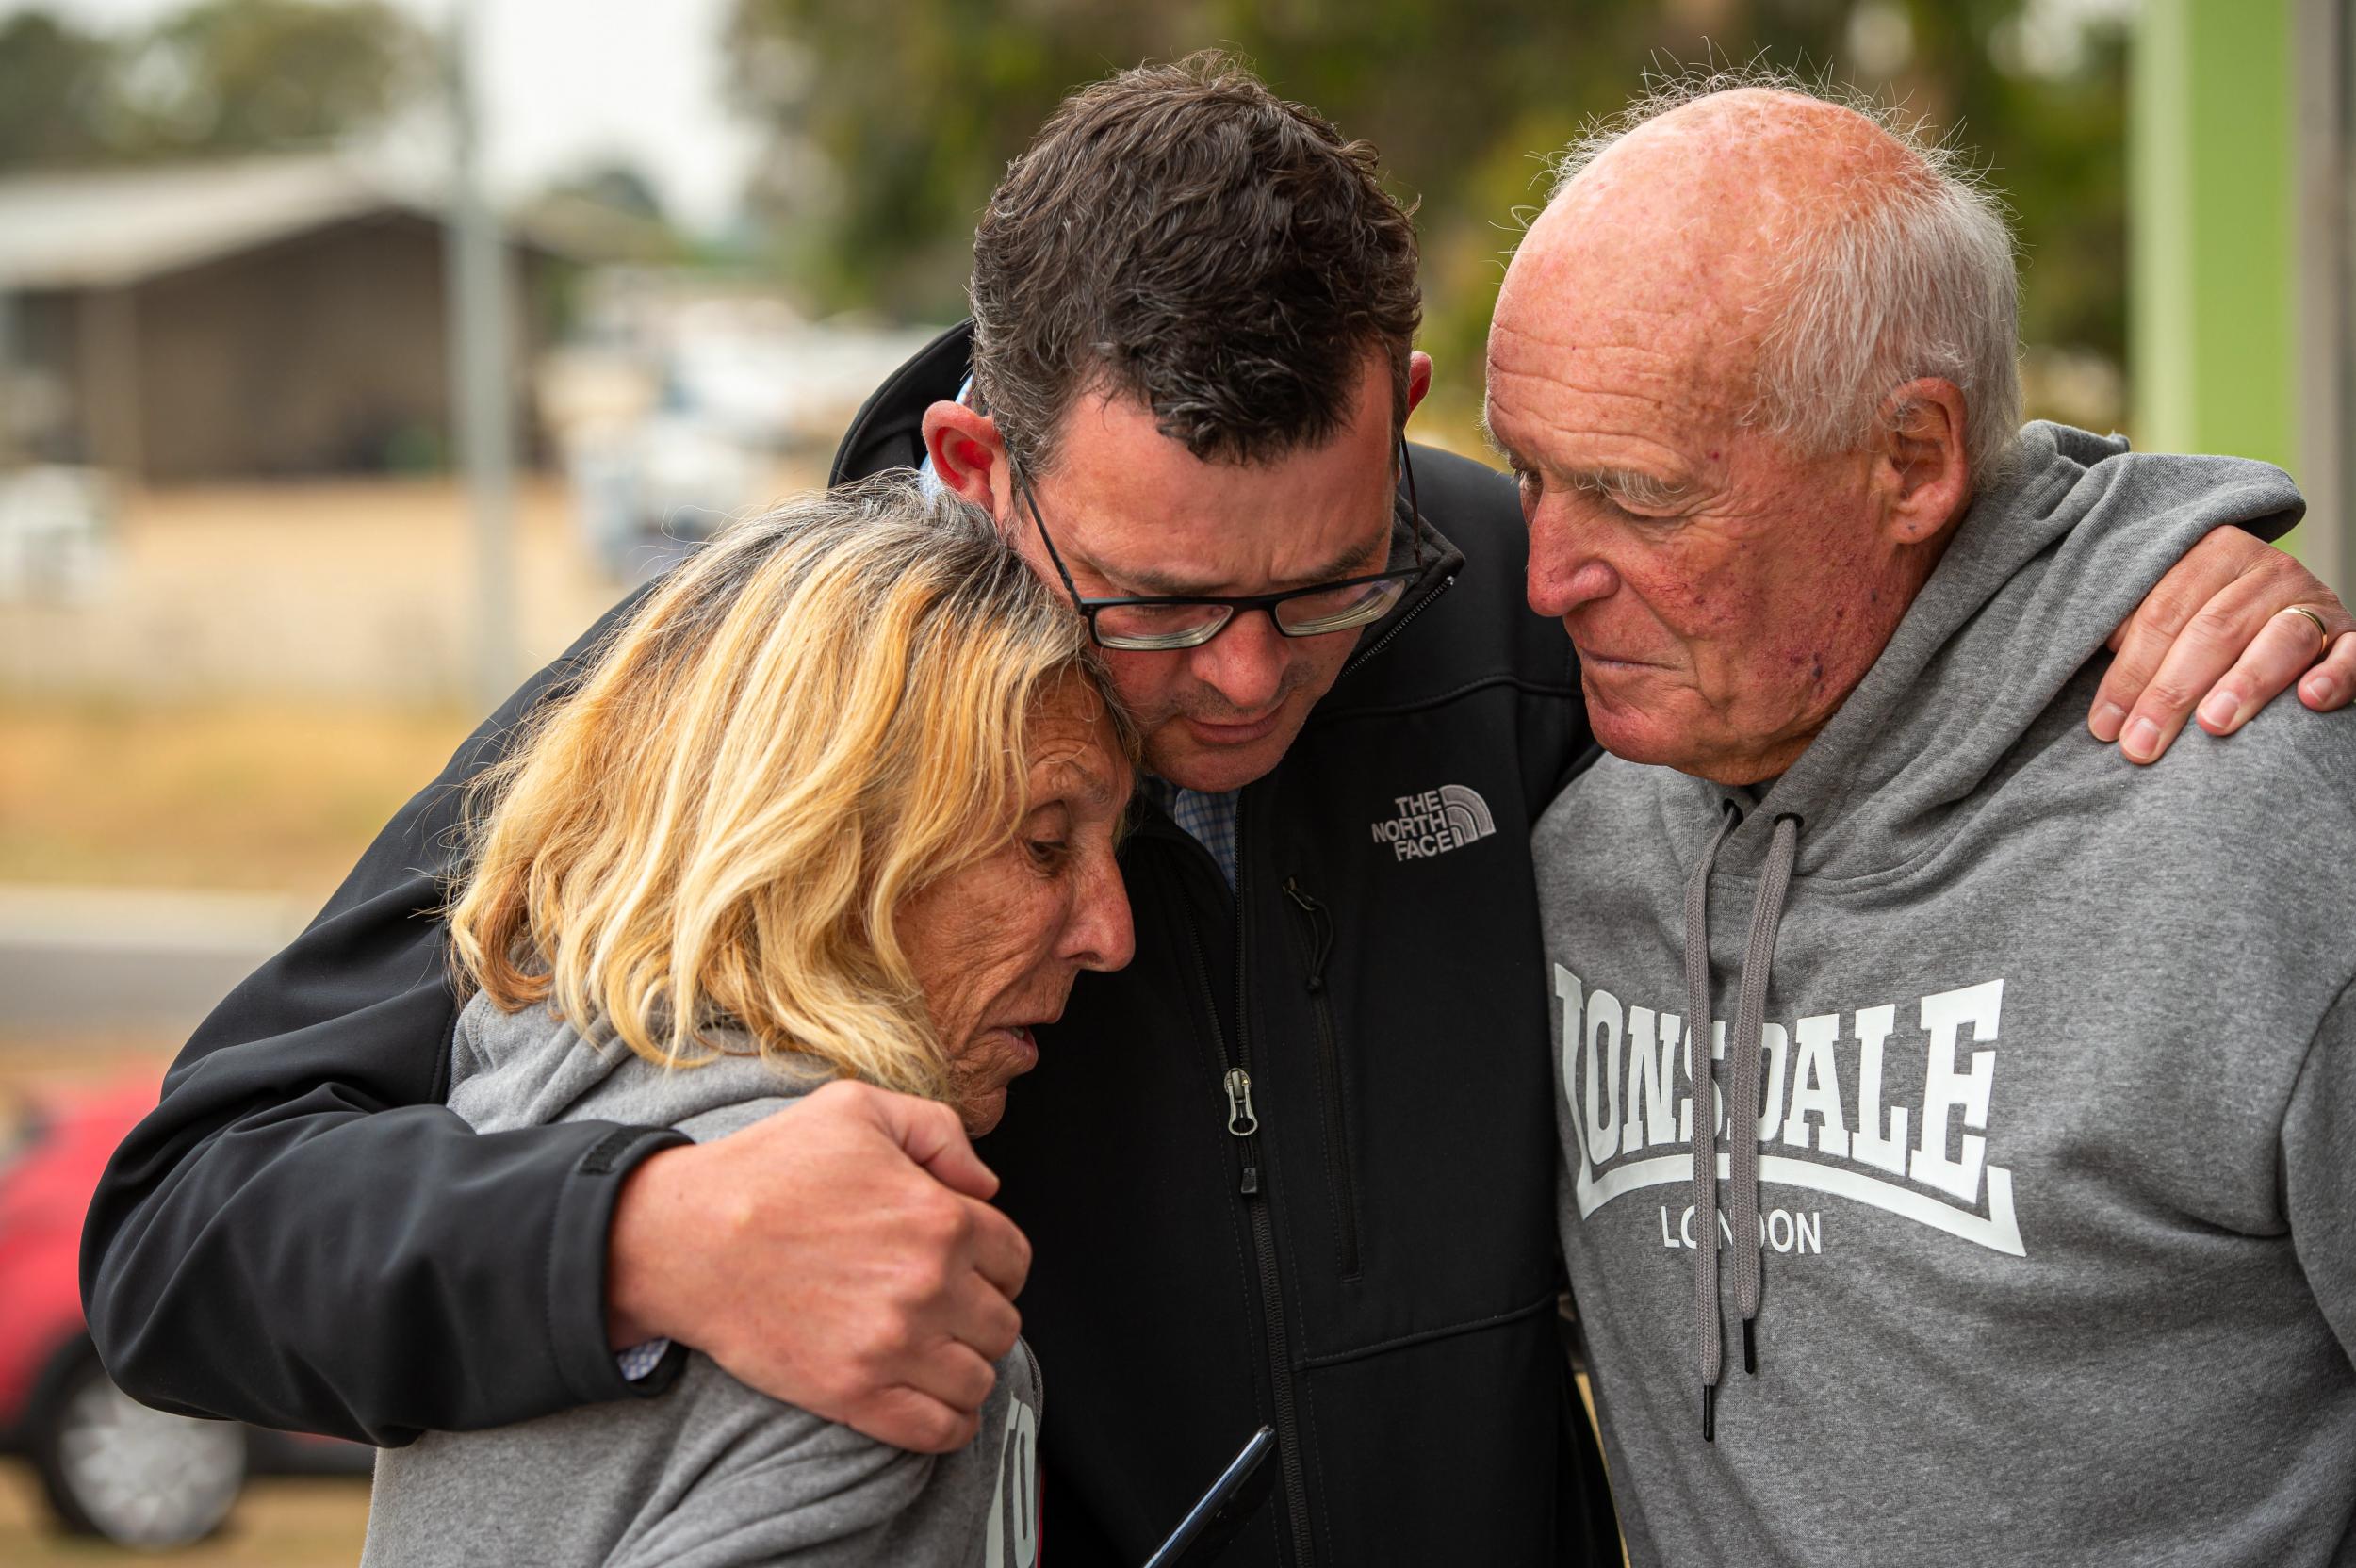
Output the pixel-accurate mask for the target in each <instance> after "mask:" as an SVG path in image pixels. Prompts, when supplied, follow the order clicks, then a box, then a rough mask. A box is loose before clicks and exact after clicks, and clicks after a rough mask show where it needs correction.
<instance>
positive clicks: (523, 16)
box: [0, 0, 758, 229]
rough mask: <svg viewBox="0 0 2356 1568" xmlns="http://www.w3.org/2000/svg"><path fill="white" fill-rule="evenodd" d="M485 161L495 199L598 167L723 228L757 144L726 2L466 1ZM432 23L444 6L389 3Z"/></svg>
mask: <svg viewBox="0 0 2356 1568" xmlns="http://www.w3.org/2000/svg"><path fill="white" fill-rule="evenodd" d="M470 3H471V4H472V5H473V6H474V8H475V9H476V14H477V17H478V19H479V20H478V22H477V24H476V30H475V39H476V45H477V51H478V58H477V61H476V72H477V78H478V80H479V81H480V83H481V89H480V91H481V93H482V98H483V151H484V161H485V164H486V167H487V170H488V172H489V176H490V178H491V180H492V182H493V184H494V186H495V187H496V188H498V189H499V191H500V192H501V193H502V194H521V193H524V192H527V191H530V190H532V189H535V188H539V187H541V186H544V185H546V184H548V182H550V181H551V180H559V179H564V178H565V177H567V176H570V175H573V174H577V173H580V172H583V171H584V170H586V169H589V168H591V167H594V166H596V165H597V164H599V163H601V162H607V161H615V160H618V161H621V162H625V163H628V164H630V165H631V166H633V167H635V168H637V169H639V170H641V171H643V172H645V173H646V176H647V177H648V178H649V179H651V180H653V181H654V183H655V186H656V188H657V189H658V190H660V191H661V193H662V195H663V202H664V204H665V205H666V206H667V207H668V208H669V209H670V211H671V213H672V215H673V216H674V217H675V218H677V219H679V220H680V221H682V222H684V223H686V224H687V225H688V226H689V227H691V228H701V229H710V228H713V227H716V226H718V225H720V224H722V223H724V222H726V221H727V220H728V217H729V216H730V214H731V213H732V211H733V210H734V207H735V204H736V198H737V194H738V192H739V191H740V190H741V189H742V188H743V186H744V176H745V173H746V172H747V170H748V169H749V168H750V166H751V160H752V156H753V154H754V151H755V149H756V147H757V146H758V141H757V139H756V137H755V135H754V134H753V132H752V131H751V130H750V129H749V128H748V127H746V126H745V125H744V124H743V123H741V122H737V121H736V120H734V119H733V118H731V117H730V116H729V115H728V113H727V111H726V109H725V107H724V105H723V102H722V83H723V79H724V75H725V73H724V71H723V69H722V65H723V62H722V60H721V58H720V34H721V30H722V28H723V26H724V25H725V24H726V23H727V20H728V11H729V8H730V6H731V4H732V0H470ZM186 4H187V0H0V16H7V15H10V14H12V13H14V12H17V11H25V10H45V11H49V12H52V13H54V14H57V15H60V16H63V17H66V18H68V19H70V20H71V21H73V22H74V23H75V24H79V25H81V26H83V27H86V28H90V29H92V30H97V31H111V30H113V29H116V28H119V27H124V26H137V25H141V24H147V23H150V22H153V21H155V20H156V19H157V18H158V17H161V16H165V15H168V14H170V13H172V12H173V11H176V10H179V9H181V8H184V6H185V5H186ZM392 4H394V5H395V6H397V7H399V8H401V9H402V10H405V11H408V12H410V13H411V14H412V15H415V16H417V17H418V18H419V19H420V20H422V21H425V22H427V23H430V24H435V25H439V24H442V23H443V22H444V21H445V20H447V18H448V17H449V16H450V7H451V4H452V0H392Z"/></svg>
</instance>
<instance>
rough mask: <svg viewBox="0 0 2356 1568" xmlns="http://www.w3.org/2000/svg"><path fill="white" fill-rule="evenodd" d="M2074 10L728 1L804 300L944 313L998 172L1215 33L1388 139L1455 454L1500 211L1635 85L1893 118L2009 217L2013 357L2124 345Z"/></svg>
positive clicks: (1351, 127)
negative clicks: (1742, 84) (1821, 91)
mask: <svg viewBox="0 0 2356 1568" xmlns="http://www.w3.org/2000/svg"><path fill="white" fill-rule="evenodd" d="M2105 17H2106V13H2104V12H2102V10H2101V9H2099V8H2089V7H2088V6H2087V5H2086V4H2085V3H2084V0H2073V3H2068V4H2065V3H2062V0H1456V3H1455V4H1451V5H1448V6H1445V7H1443V6H1439V5H1436V4H1433V3H1432V0H1347V3H1345V0H1165V3H1164V4H1162V5H1159V6H1153V7H1137V6H1131V5H1127V4H1124V3H1121V0H1013V3H1011V4H1009V3H1006V0H900V3H899V4H898V5H897V6H896V7H895V8H894V26H893V28H892V37H891V40H890V41H889V43H886V42H884V41H880V40H879V39H878V38H877V36H876V33H875V20H874V18H873V16H872V15H870V14H868V13H866V12H865V11H863V10H861V9H859V8H853V7H845V6H843V5H841V4H839V3H838V0H738V5H737V8H736V11H735V13H734V18H733V23H732V27H731V34H730V46H731V56H730V57H731V60H732V69H733V87H734V90H735V94H736V97H737V99H738V101H739V102H740V104H741V105H742V106H744V107H746V108H747V109H748V110H750V111H751V112H752V113H754V114H755V115H757V116H758V117H760V118H761V120H762V121H764V122H766V123H767V124H768V125H769V126H770V127H771V128H772V130H773V132H774V138H773V143H772V151H773V155H772V157H771V158H770V159H769V161H768V163H767V166H766V167H765V169H764V170H763V172H762V173H761V176H760V177H759V178H758V179H757V182H756V187H755V189H754V191H753V193H752V199H753V203H754V205H755V208H756V211H757V212H759V213H761V214H763V215H764V216H765V217H766V218H767V219H768V220H769V221H770V224H771V227H772V232H773V233H776V234H777V235H779V236H781V237H782V239H781V241H780V248H779V249H780V254H779V260H780V264H781V265H782V266H784V267H785V268H787V269H788V270H789V271H790V273H791V275H792V276H793V277H794V280H795V281H796V282H797V283H798V284H800V285H801V286H803V287H804V288H805V289H807V290H808V291H809V292H810V294H811V295H812V296H813V297H814V298H815V299H816V300H817V301H818V302H820V303H821V304H823V305H826V306H834V307H842V306H854V305H857V306H868V307H874V308H878V309H882V310H886V311H889V312H892V313H895V314H898V315H902V316H910V317H916V318H930V319H948V318H950V317H953V316H955V315H957V314H958V313H959V312H960V310H961V290H962V287H963V284H964V281H965V275H966V271H967V270H968V266H969V264H970V261H971V240H972V230H973V219H974V217H975V215H976V214H977V213H978V211H979V210H980V208H981V205H982V203H983V201H984V200H985V199H986V197H987V195H988V192H989V190H990V186H991V185H992V184H993V183H994V182H995V180H996V179H997V177H998V175H999V173H1000V172H1001V171H1003V170H1004V168H1005V166H1006V160H1007V159H1008V158H1010V157H1012V156H1013V155H1015V154H1016V153H1018V152H1020V151H1021V150H1022V148H1023V144H1024V143H1025V142H1026V141H1027V140H1028V139H1029V138H1030V136H1031V135H1032V133H1033V132H1034V131H1035V130H1036V129H1037V128H1038V126H1039V122H1040V121H1041V120H1042V119H1044V118H1045V117H1046V115H1047V114H1048V113H1049V112H1050V111H1051V110H1052V109H1053V108H1054V106H1055V103H1056V101H1057V99H1059V98H1060V97H1061V96H1062V95H1063V94H1064V93H1065V92H1066V91H1068V90H1071V89H1072V87H1073V86H1075V85H1077V84H1079V83H1082V82H1085V81H1088V80H1090V79H1092V78H1095V77H1098V76H1101V75H1104V73H1107V72H1109V71H1112V70H1115V69H1118V68H1120V67H1121V66H1125V65H1130V64H1134V63H1136V62H1137V61H1139V60H1141V59H1148V58H1158V59H1168V58H1172V57H1176V56H1178V55H1182V54H1184V53H1186V52H1187V51H1188V50H1191V49H1196V48H1201V47H1205V46H1210V45H1223V46H1226V47H1229V48H1232V49H1234V50H1235V51H1237V52H1238V53H1240V54H1241V55H1243V56H1244V57H1246V58H1247V59H1249V60H1250V61H1251V62H1252V65H1253V66H1254V68H1255V69H1257V70H1258V71H1259V72H1260V73H1261V74H1262V75H1263V76H1265V77H1266V78H1267V79H1268V82H1269V83H1270V84H1271V85H1272V86H1274V87H1275V88H1276V89H1277V90H1279V91H1281V92H1284V94H1286V95H1287V96H1290V97H1294V98H1297V99H1300V100H1301V101H1303V102H1306V103H1310V104H1314V105H1316V106H1317V107H1318V108H1319V109H1321V110H1323V111H1324V112H1325V113H1327V114H1328V115H1330V116H1332V117H1333V120H1334V122H1336V123H1337V124H1339V125H1340V126H1341V127H1342V128H1343V130H1344V131H1345V132H1346V133H1347V134H1349V135H1352V136H1360V137H1365V138H1366V139H1370V140H1372V141H1373V142H1374V143H1375V144H1376V145H1377V146H1379V147H1381V148H1382V149H1383V155H1384V166H1385V168H1386V169H1387V170H1388V172H1389V177H1390V179H1391V180H1392V182H1393V185H1394V188H1395V189H1397V190H1398V192H1399V194H1400V195H1401V196H1402V197H1403V198H1405V199H1408V200H1410V201H1414V202H1416V203H1417V204H1418V210H1417V223H1418V227H1419V229H1420V231H1421V233H1422V236H1423V247H1424V283H1425V330H1424V335H1423V341H1424V344H1425V346H1426V347H1428V348H1429V349H1430V350H1431V351H1432V354H1433V357H1434V358H1435V359H1436V360H1437V361H1438V362H1439V376H1438V380H1437V384H1436V387H1435V391H1434V401H1433V406H1432V415H1433V416H1434V417H1432V419H1430V420H1428V421H1427V420H1419V421H1418V423H1419V424H1424V425H1429V426H1431V427H1434V428H1433V433H1434V434H1435V435H1438V436H1440V437H1441V438H1443V439H1446V440H1448V441H1449V442H1451V444H1459V445H1469V444H1471V443H1472V442H1473V441H1474V440H1475V439H1476V438H1475V437H1474V436H1473V435H1472V433H1471V420H1472V417H1473V415H1474V414H1475V413H1476V412H1477V408H1478V402H1479V398H1480V393H1481V387H1480V358H1481V346H1482V342H1483V340H1484V338H1485V335H1486V333H1487V327H1488V317H1489V311H1490V307H1491V305H1492V304H1493V303H1494V302H1495V298H1496V290H1497V280H1498V278H1499V276H1500V275H1501V274H1502V263H1503V260H1504V257H1505V255H1506V253H1507V252H1508V251H1509V250H1510V249H1511V247H1512V245H1513V238H1514V235H1515V233H1516V230H1517V227H1518V224H1517V221H1516V219H1515V216H1514V214H1515V209H1516V208H1517V207H1518V208H1523V209H1527V207H1528V206H1529V205H1530V204H1535V203H1537V202H1540V201H1542V200H1543V199H1544V196H1545V190H1546V155H1548V154H1550V153H1551V152H1553V151H1554V150H1555V149H1558V148H1560V147H1562V145H1563V144H1564V143H1565V142H1567V141H1568V140H1569V139H1571V137H1572V136H1573V135H1574V134H1576V133H1577V132H1578V130H1579V127H1580V126H1581V125H1582V124H1583V123H1585V122H1589V121H1591V120H1592V119H1594V118H1596V117H1599V116H1608V115H1611V114H1613V113H1616V112H1617V111H1618V110H1619V109H1620V108H1621V107H1622V106H1624V105H1625V104H1626V103H1627V102H1628V99H1629V98H1630V97H1631V96H1633V95H1635V94H1637V93H1639V92H1641V91H1642V90H1644V83H1645V78H1646V76H1647V73H1661V72H1667V73H1675V72H1677V71H1678V70H1680V69H1682V68H1683V67H1684V66H1686V65H1689V64H1692V63H1695V62H1703V63H1714V64H1720V65H1723V64H1726V63H1727V62H1729V61H1735V62H1744V61H1750V60H1754V59H1757V60H1759V61H1762V62H1764V63H1768V64H1772V65H1777V66H1782V67H1786V68H1789V69H1792V70H1794V71H1798V72H1800V73H1803V74H1805V75H1808V76H1809V77H1811V78H1824V79H1827V80H1830V81H1833V82H1837V83H1840V84H1843V85H1848V86H1853V87H1855V88H1857V89H1858V90H1862V91H1865V92H1867V93H1869V94H1873V95H1875V96H1878V97H1880V98H1882V99H1883V100H1884V101H1887V102H1894V103H1897V104H1899V105H1901V106H1903V107H1904V108H1905V109H1906V112H1908V113H1911V114H1914V115H1918V116H1920V117H1921V118H1922V120H1924V121H1925V122H1927V124H1928V125H1929V126H1930V127H1931V128H1932V130H1933V131H1934V133H1935V134H1942V135H1952V136H1955V138H1956V139H1958V140H1959V141H1960V142H1961V143H1962V144H1964V145H1966V146H1969V147H1970V148H1972V151H1973V155H1974V157H1975V158H1977V159H1979V160H1981V161H1982V162H1984V163H1985V164H1986V165H1987V166H1988V169H1989V170H1990V172H1991V174H1992V176H1993V178H1994V179H1995V180H1996V181H1997V183H1998V184H1999V185H2000V186H2001V187H2003V188H2004V189H2005V191H2006V193H2007V195H2008V198H2009V199H2010V201H2011V202H2012V204H2013V205H2014V207H2015V208H2016V209H2017V211H2018V214H2019V220H2020V221H2019V227H2020V230H2021V236H2022V238H2023V240H2024V243H2025V247H2026V252H2027V255H2028V259H2029V266H2028V268H2027V270H2026V271H2025V273H2024V276H2025V278H2026V281H2027V289H2026V295H2025V322H2024V324H2025V326H2026V328H2027V332H2028V335H2029V336H2030V337H2031V339H2032V340H2033V341H2045V342H2052V343H2056V344H2067V345H2071V346H2075V347H2080V348H2084V349H2088V350H2091V351H2094V352H2096V353H2098V354H2100V355H2102V356H2104V357H2107V358H2109V359H2110V360H2112V361H2114V362H2115V361H2117V360H2118V358H2119V356H2120V354H2121V352H2122V349H2123V341H2124V336H2125V320H2124V314H2123V309H2122V305H2121V292H2122V288H2123V278H2124V266H2125V224H2124V205H2125V174H2124V147H2123V144H2124V140H2125V91H2124V46H2123V39H2122V36H2121V35H2122V32H2123V24H2120V23H2119V21H2117V20H2116V19H2115V18H2112V19H2109V20H2106V19H2105Z"/></svg>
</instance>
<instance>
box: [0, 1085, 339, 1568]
mask: <svg viewBox="0 0 2356 1568" xmlns="http://www.w3.org/2000/svg"><path fill="white" fill-rule="evenodd" d="M154 1108H155V1085H154V1083H153V1081H152V1080H147V1079H142V1080H140V1081H139V1083H137V1084H135V1085H118V1086H110V1087H106V1088H102V1089H88V1088H84V1089H62V1088H60V1089H46V1090H41V1091H37V1092H36V1093H35V1094H34V1095H33V1096H32V1097H31V1098H30V1099H29V1101H28V1103H27V1104H26V1107H25V1112H24V1114H22V1115H21V1116H20V1117H19V1118H18V1119H17V1120H16V1123H15V1125H14V1126H13V1127H0V1304H4V1305H0V1446H5V1447H6V1448H7V1449H9V1450H12V1451H14V1452H17V1453H21V1454H24V1455H25V1456H26V1457H27V1458H29V1459H30V1460H31V1461H32V1462H33V1464H34V1466H35V1467H36V1468H37V1469H38V1470H39V1471H40V1472H41V1485H42V1488H43V1490H44V1491H46V1492H47V1493H48V1495H49V1501H50V1503H51V1505H52V1506H53V1507H55V1508H56V1510H57V1516H58V1518H59V1519H60V1520H61V1521H62V1522H63V1523H64V1524H65V1526H66V1527H67V1528H68V1529H71V1530H74V1531H76V1532H78V1533H82V1534H91V1535H100V1536H105V1537H106V1538H107V1539H108V1540H111V1541H115V1542H119V1543H122V1544H125V1545H138V1546H165V1545H176V1544H182V1543H185V1542H189V1541H194V1540H197V1539H199V1538H200V1537H203V1536H205V1535H208V1534H210V1533H211V1532H212V1531H213V1530H214V1529H216V1528H218V1527H220V1525H221V1521H222V1520H223V1519H224V1518H226V1517H227V1516H228V1513H229V1510H230V1507H231V1505H232V1504H234V1503H235V1502H236V1501H237V1492H238V1490H239V1488H241V1487H242V1486H243V1485H244V1483H245V1478H246V1475H247V1474H248V1472H249V1471H250V1470H270V1471H282V1472H283V1471H304V1472H312V1471H320V1470H345V1471H362V1472H365V1471H366V1470H367V1469H368V1464H369V1462H370V1458H371V1451H370V1450H369V1449H368V1448H365V1447H362V1446H359V1445H356V1444H349V1443H338V1442H335V1441H334V1440H333V1439H327V1438H299V1437H293V1436H290V1435H289V1434H286V1433H282V1432H264V1431H261V1430H259V1429H252V1428H247V1427H242V1426H239V1425H237V1423H235V1422H230V1421H200V1420H196V1419H193V1418H191V1417H188V1416H185V1415H172V1414H168V1413H165V1412H162V1411H158V1410H150V1409H149V1408H148V1407H147V1406H145V1405H142V1404H140V1403H139V1402H138V1401H137V1400H135V1399H133V1398H131V1397H129V1396H128V1395H126V1394H124V1393H123V1391H122V1390H120V1389H118V1388H116V1387H115V1385H114V1383H113V1381H112V1380H110V1379H109V1378H108V1377H107V1376H106V1368H105V1367H103V1366H101V1365H100V1364H98V1352H97V1351H96V1350H95V1349H94V1348H92V1347H91V1345H90V1336H89V1334H88V1333H86V1332H85V1331H84V1330H83V1323H82V1297H81V1287H80V1282H79V1276H78V1273H77V1269H78V1266H79V1253H80V1248H81V1240H82V1217H83V1214H84V1213H85V1212H86V1211H87V1210H88V1209H89V1207H90V1194H91V1192H92V1191H93V1190H94V1189H95V1188H96V1187H97V1185H98V1177H99V1173H100V1171H101V1170H103V1169H104V1168H105V1167H106V1159H107V1157H108V1156H109V1155H111V1154H112V1153H113V1152H114V1150H115V1145H116V1144H117V1143H119V1142H121V1141H122V1139H123V1135H124V1134H125V1133H127V1132H129V1131H130V1129H131V1126H132V1124H133V1123H134V1122H136V1121H138V1120H139V1118H140V1117H142V1116H144V1115H146V1114H147V1112H149V1111H150V1110H152V1109H154Z"/></svg>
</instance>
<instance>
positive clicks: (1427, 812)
mask: <svg viewBox="0 0 2356 1568" xmlns="http://www.w3.org/2000/svg"><path fill="white" fill-rule="evenodd" d="M1392 803H1393V804H1394V805H1396V806H1397V807H1398V808H1399V814H1398V815H1397V816H1395V817H1389V818H1386V819H1384V820H1383V821H1382V822H1378V823H1376V824H1375V825H1374V841H1375V842H1376V843H1379V844H1388V845H1390V846H1391V857H1392V858H1394V859H1398V860H1420V859H1422V858H1425V857H1427V856H1432V855H1445V854H1447V853H1448V851H1449V850H1451V849H1462V848H1464V846H1465V845H1466V844H1468V843H1471V842H1472V841H1474V840H1475V839H1485V838H1487V837H1488V836H1489V835H1490V834H1492V833H1494V832H1496V831H1497V822H1496V820H1495V819H1493V818H1492V817H1491V816H1490V815H1489V803H1488V802H1487V801H1485V800H1483V799H1481V796H1480V794H1479V793H1478V792H1475V791H1472V790H1468V789H1466V788H1464V785H1462V784H1443V785H1441V786H1440V787H1439V788H1438V789H1436V790H1426V791H1424V792H1423V793H1421V794H1416V795H1394V796H1393V797H1392Z"/></svg>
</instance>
